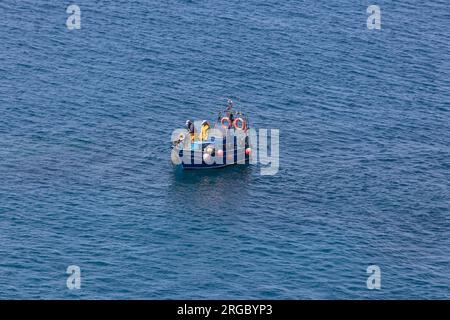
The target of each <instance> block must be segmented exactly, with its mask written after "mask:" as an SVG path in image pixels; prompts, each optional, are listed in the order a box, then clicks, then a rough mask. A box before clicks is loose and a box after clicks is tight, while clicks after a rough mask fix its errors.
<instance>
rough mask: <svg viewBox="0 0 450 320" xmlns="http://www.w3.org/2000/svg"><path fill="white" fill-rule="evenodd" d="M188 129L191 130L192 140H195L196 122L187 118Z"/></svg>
mask: <svg viewBox="0 0 450 320" xmlns="http://www.w3.org/2000/svg"><path fill="white" fill-rule="evenodd" d="M186 129H187V130H188V132H189V135H190V136H191V142H194V141H195V128H194V123H193V122H192V121H191V120H186Z"/></svg>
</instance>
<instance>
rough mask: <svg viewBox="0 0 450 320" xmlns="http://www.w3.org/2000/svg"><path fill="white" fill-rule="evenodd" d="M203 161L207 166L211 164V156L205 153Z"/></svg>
mask: <svg viewBox="0 0 450 320" xmlns="http://www.w3.org/2000/svg"><path fill="white" fill-rule="evenodd" d="M203 161H205V162H206V163H207V164H211V155H210V154H208V153H205V154H204V155H203Z"/></svg>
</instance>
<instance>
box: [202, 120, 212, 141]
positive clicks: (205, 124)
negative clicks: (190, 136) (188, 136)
mask: <svg viewBox="0 0 450 320" xmlns="http://www.w3.org/2000/svg"><path fill="white" fill-rule="evenodd" d="M209 128H210V126H209V122H208V121H206V120H203V122H202V130H201V132H200V139H201V140H202V141H206V140H208V131H209Z"/></svg>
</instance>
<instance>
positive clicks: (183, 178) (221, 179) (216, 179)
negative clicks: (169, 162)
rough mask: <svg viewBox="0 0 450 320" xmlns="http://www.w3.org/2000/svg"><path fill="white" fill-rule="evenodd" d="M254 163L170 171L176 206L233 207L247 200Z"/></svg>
mask: <svg viewBox="0 0 450 320" xmlns="http://www.w3.org/2000/svg"><path fill="white" fill-rule="evenodd" d="M252 170H253V168H252V166H249V165H234V166H228V167H225V168H220V169H210V170H177V169H174V170H173V173H172V175H171V182H170V184H169V190H168V195H169V199H173V201H174V202H171V203H170V207H172V206H174V207H175V208H174V209H175V210H181V211H184V210H198V209H199V208H202V209H204V208H209V209H211V208H216V209H219V208H221V209H222V210H223V209H225V210H228V209H232V207H233V206H237V205H239V204H241V203H245V202H246V201H248V200H249V199H248V197H249V195H248V190H249V186H250V183H251V181H252Z"/></svg>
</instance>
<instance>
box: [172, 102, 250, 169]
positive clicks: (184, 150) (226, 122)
mask: <svg viewBox="0 0 450 320" xmlns="http://www.w3.org/2000/svg"><path fill="white" fill-rule="evenodd" d="M248 130H249V121H248V118H247V116H246V115H245V114H244V113H243V112H241V111H236V110H234V103H233V101H231V100H230V99H228V104H227V107H226V109H225V110H223V111H221V112H219V115H218V117H217V120H216V122H215V124H214V127H213V128H211V129H210V130H209V132H208V137H207V139H206V140H195V141H192V139H191V137H190V134H189V132H188V131H187V130H186V132H184V133H182V134H180V136H179V138H178V140H177V141H173V143H172V155H171V158H172V163H173V164H174V165H175V166H179V167H181V168H183V169H185V170H198V169H216V168H222V167H226V166H229V165H235V164H249V163H250V157H251V153H252V149H251V148H250V136H249V134H248V133H249V131H248Z"/></svg>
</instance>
